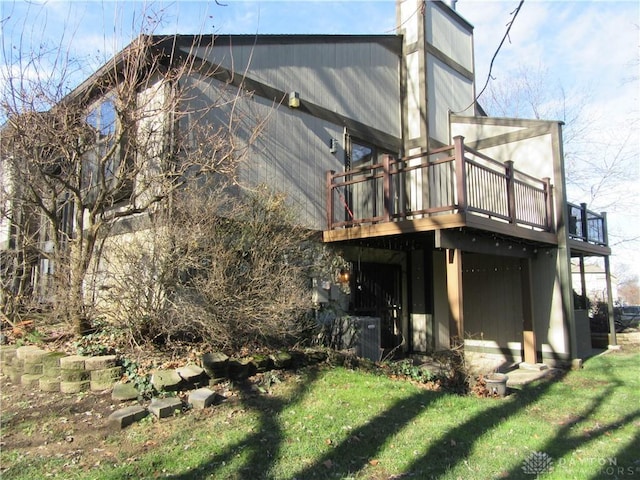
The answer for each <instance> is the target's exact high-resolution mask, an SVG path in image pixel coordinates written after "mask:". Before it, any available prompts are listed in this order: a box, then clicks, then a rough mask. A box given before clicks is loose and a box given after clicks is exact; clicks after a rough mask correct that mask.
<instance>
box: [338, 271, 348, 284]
mask: <svg viewBox="0 0 640 480" xmlns="http://www.w3.org/2000/svg"><path fill="white" fill-rule="evenodd" d="M350 278H351V272H349V270H347V269H346V268H341V269H340V272H339V273H338V282H340V283H343V284H346V283H349V279H350Z"/></svg>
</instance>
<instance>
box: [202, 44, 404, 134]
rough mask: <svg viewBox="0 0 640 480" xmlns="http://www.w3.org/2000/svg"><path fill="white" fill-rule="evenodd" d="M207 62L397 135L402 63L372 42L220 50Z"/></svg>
mask: <svg viewBox="0 0 640 480" xmlns="http://www.w3.org/2000/svg"><path fill="white" fill-rule="evenodd" d="M200 53H201V54H203V55H205V54H206V55H207V56H208V58H209V60H210V61H212V62H214V63H219V64H221V65H222V66H224V67H225V68H229V69H231V68H233V69H235V71H236V72H238V73H242V72H244V71H245V69H246V68H247V66H248V71H247V75H248V76H249V77H251V78H252V79H255V80H258V81H260V82H263V83H265V84H267V85H269V86H272V87H274V88H277V89H280V90H283V91H285V92H288V91H297V92H299V93H300V97H301V99H303V100H306V101H309V102H312V103H314V104H317V105H320V106H322V107H325V108H328V109H329V110H332V111H335V112H337V113H339V114H342V115H345V116H347V117H349V118H351V119H354V120H357V121H360V122H362V123H365V124H367V125H370V126H372V127H374V128H377V129H379V130H382V131H384V132H386V133H389V134H391V135H394V136H397V137H399V136H400V82H399V68H400V67H399V65H400V59H399V57H398V56H397V55H395V54H394V53H393V52H391V51H390V50H388V49H387V48H385V47H383V46H382V45H380V44H378V43H376V42H374V41H370V42H366V41H363V42H345V43H340V42H333V43H331V40H330V37H328V40H327V41H326V43H319V42H310V43H297V42H296V43H290V44H270V45H257V46H255V47H253V46H244V45H242V46H234V47H229V46H220V47H214V48H213V49H212V51H210V52H207V51H205V50H201V51H200Z"/></svg>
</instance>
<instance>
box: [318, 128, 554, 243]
mask: <svg viewBox="0 0 640 480" xmlns="http://www.w3.org/2000/svg"><path fill="white" fill-rule="evenodd" d="M463 140H464V139H463V137H456V138H455V139H454V144H453V145H449V146H446V147H442V148H439V149H436V150H433V151H431V152H429V153H426V154H419V155H414V156H410V157H406V158H402V159H399V160H396V159H393V158H392V157H390V156H385V157H384V158H383V160H382V162H381V163H378V164H375V165H368V166H363V167H360V168H357V169H353V170H349V171H346V172H340V173H336V172H333V171H331V172H328V173H327V223H328V228H329V230H332V229H336V228H344V227H352V226H357V225H363V224H375V223H380V222H391V221H401V220H411V219H416V218H424V217H429V216H434V215H438V214H442V213H471V214H475V215H480V216H484V217H487V218H491V219H494V220H496V221H502V222H508V223H512V224H517V225H520V226H526V227H529V228H532V229H538V230H542V231H551V230H552V229H553V213H552V212H553V208H552V199H551V185H550V181H549V179H548V178H542V179H538V178H535V177H532V176H530V175H527V174H526V173H524V172H520V171H518V170H516V169H515V168H514V167H513V162H512V161H507V162H504V163H501V162H498V161H497V160H494V159H492V158H490V157H488V156H487V155H484V154H482V153H480V152H478V151H475V150H473V149H470V148H468V147H466V146H465V145H464V141H463Z"/></svg>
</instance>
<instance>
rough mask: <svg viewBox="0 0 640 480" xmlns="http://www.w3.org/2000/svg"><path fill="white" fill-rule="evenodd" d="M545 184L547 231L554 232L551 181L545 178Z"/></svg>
mask: <svg viewBox="0 0 640 480" xmlns="http://www.w3.org/2000/svg"><path fill="white" fill-rule="evenodd" d="M542 181H543V183H544V199H545V209H546V211H545V215H544V218H545V220H544V223H545V225H546V227H547V231H549V232H552V231H553V230H554V229H553V195H552V191H551V179H550V178H549V177H544V178H543V179H542Z"/></svg>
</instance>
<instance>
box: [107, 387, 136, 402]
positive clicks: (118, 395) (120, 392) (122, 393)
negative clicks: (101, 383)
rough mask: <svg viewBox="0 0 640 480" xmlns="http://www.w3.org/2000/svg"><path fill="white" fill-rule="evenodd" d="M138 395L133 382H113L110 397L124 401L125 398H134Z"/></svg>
mask: <svg viewBox="0 0 640 480" xmlns="http://www.w3.org/2000/svg"><path fill="white" fill-rule="evenodd" d="M139 395H140V394H139V393H138V389H137V388H136V386H135V385H134V384H133V383H121V382H116V383H114V384H113V391H112V392H111V399H112V400H118V401H121V402H124V401H127V400H135V399H136V398H138V396H139Z"/></svg>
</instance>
